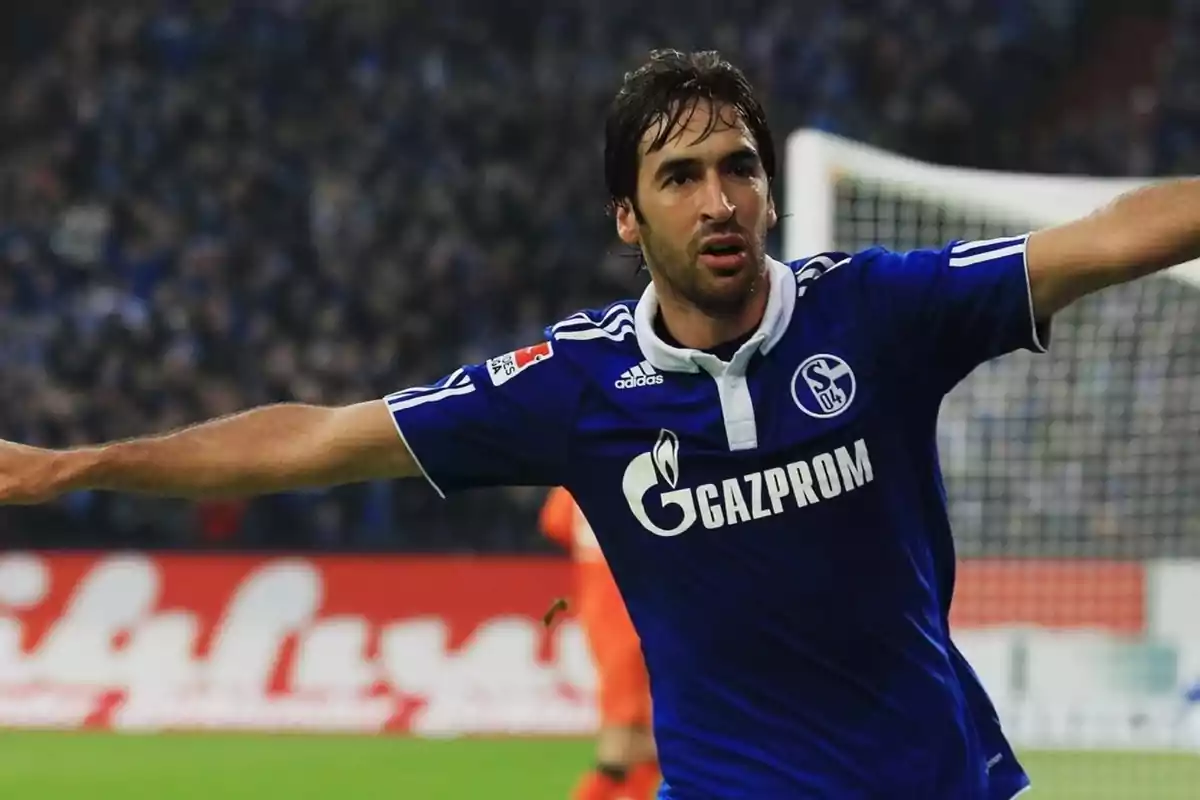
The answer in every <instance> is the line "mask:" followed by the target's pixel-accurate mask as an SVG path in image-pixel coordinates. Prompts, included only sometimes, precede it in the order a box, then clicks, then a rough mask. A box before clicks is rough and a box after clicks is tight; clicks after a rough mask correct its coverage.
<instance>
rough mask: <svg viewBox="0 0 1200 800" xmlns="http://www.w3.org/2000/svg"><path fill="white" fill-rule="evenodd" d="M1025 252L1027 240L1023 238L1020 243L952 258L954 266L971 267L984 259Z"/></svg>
mask: <svg viewBox="0 0 1200 800" xmlns="http://www.w3.org/2000/svg"><path fill="white" fill-rule="evenodd" d="M1024 252H1025V241H1024V240H1023V239H1022V240H1021V241H1020V242H1019V243H1018V244H1014V245H1012V246H1011V247H1004V248H1001V249H1000V250H988V251H987V252H984V253H976V254H975V255H973V256H959V257H958V258H951V259H950V266H952V267H969V266H971V265H972V264H980V263H982V262H984V261H992V260H994V259H997V258H1005V257H1006V256H1015V255H1019V254H1021V253H1024Z"/></svg>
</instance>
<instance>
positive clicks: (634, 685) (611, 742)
mask: <svg viewBox="0 0 1200 800" xmlns="http://www.w3.org/2000/svg"><path fill="white" fill-rule="evenodd" d="M541 528H542V532H543V533H544V534H545V535H546V536H548V537H549V538H550V539H552V540H554V541H555V542H558V543H559V544H561V545H562V546H564V547H566V548H568V549H569V550H570V551H571V554H572V556H573V558H574V560H575V570H576V576H575V597H574V603H573V604H572V605H573V606H574V607H575V609H576V610H577V612H578V616H579V621H580V624H581V625H582V626H583V631H584V635H585V636H586V637H587V642H588V647H589V649H590V651H591V656H592V662H593V664H595V667H596V676H597V680H598V701H599V706H600V730H599V732H598V735H597V740H596V766H595V767H594V768H593V769H592V770H590V771H589V772H588V773H587V774H586V775H585V776H584V777H583V779H582V780H581V782H580V784H579V785H578V787H577V788H576V790H575V794H574V798H575V800H652V799H653V797H654V794H655V792H656V791H657V788H658V783H659V774H658V757H657V753H656V751H655V748H654V738H653V736H652V735H651V728H650V681H649V678H648V677H647V675H646V664H645V662H644V661H643V659H642V647H641V643H640V642H639V641H638V636H637V633H636V632H635V631H634V629H633V623H632V622H630V620H629V613H628V612H627V611H626V610H625V603H624V602H623V601H622V600H621V595H620V593H619V592H618V591H617V585H616V583H615V582H614V581H613V577H612V573H611V572H610V571H609V569H608V564H607V563H605V561H604V556H603V555H602V554H601V552H600V547H599V545H598V544H597V543H596V537H595V535H594V534H593V533H592V528H591V526H590V525H589V524H588V521H587V520H586V519H584V517H583V514H582V513H581V512H580V510H579V506H577V505H576V504H575V500H574V498H572V497H571V495H570V494H569V493H568V492H567V491H566V490H565V489H563V488H561V487H560V488H556V489H554V490H552V491H551V492H550V494H549V496H548V497H547V498H546V503H545V505H544V506H543V507H542V513H541Z"/></svg>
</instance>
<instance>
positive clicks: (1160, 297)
mask: <svg viewBox="0 0 1200 800" xmlns="http://www.w3.org/2000/svg"><path fill="white" fill-rule="evenodd" d="M786 147H787V151H786V153H785V157H784V166H785V169H786V171H785V174H784V176H783V187H782V188H783V199H784V202H783V209H782V211H783V214H782V220H781V222H782V234H783V242H782V244H783V256H784V258H785V259H787V260H796V259H801V258H803V257H805V256H807V255H813V254H817V253H820V252H823V251H830V250H836V251H841V252H855V251H857V250H861V249H864V248H866V247H870V246H872V245H876V244H878V245H883V246H885V247H888V248H891V249H895V250H907V249H914V248H920V247H940V246H942V245H944V244H945V243H947V242H948V241H950V240H952V239H988V238H996V237H1000V236H1007V235H1013V234H1018V233H1024V232H1026V231H1030V230H1035V229H1037V228H1041V227H1045V226H1049V225H1054V224H1058V223H1062V222H1066V221H1069V220H1071V219H1075V218H1078V217H1081V216H1084V215H1086V214H1088V213H1090V212H1092V211H1094V210H1096V209H1098V208H1100V207H1102V206H1104V205H1106V204H1107V203H1109V202H1110V201H1112V200H1113V199H1115V198H1116V197H1117V196H1119V195H1120V194H1123V193H1124V192H1127V191H1129V190H1131V189H1134V188H1136V187H1138V186H1141V185H1144V184H1145V183H1146V181H1145V180H1139V179H1108V178H1096V177H1074V176H1070V177H1068V176H1063V177H1059V176H1049V175H1035V174H1017V173H1003V172H992V171H984V170H975V169H961V168H952V167H945V166H938V165H934V164H929V163H925V162H921V161H917V160H914V159H911V158H906V157H903V156H900V155H896V154H894V153H889V152H885V151H882V150H879V149H877V148H874V147H870V146H867V145H864V144H860V143H856V142H852V141H849V140H846V139H843V138H840V137H837V136H833V135H830V134H827V133H823V132H819V131H813V130H800V131H796V132H794V133H793V134H792V135H791V136H789V138H788V141H787V144H786ZM938 439H939V452H940V456H941V463H942V469H943V473H944V476H945V480H946V486H947V492H948V495H949V498H950V510H951V516H952V520H953V523H954V529H955V542H956V547H957V550H958V554H959V557H960V566H959V570H958V583H957V590H956V600H955V608H954V610H953V611H952V616H951V619H952V627H953V630H954V636H955V640H956V642H957V643H958V644H959V646H960V647H961V648H962V649H963V650H964V652H966V653H967V655H968V658H970V659H971V661H972V663H973V665H974V666H975V667H976V669H977V671H978V672H979V673H980V675H981V678H982V679H983V681H984V683H985V684H987V686H988V689H989V691H990V692H991V693H992V694H993V696H994V697H995V699H996V702H997V706H998V708H999V711H1000V714H1001V717H1002V718H1003V719H1004V722H1005V725H1006V727H1007V728H1008V730H1009V731H1010V734H1011V735H1012V736H1013V738H1014V740H1016V742H1017V744H1018V746H1019V747H1021V748H1022V749H1024V750H1026V751H1027V752H1030V751H1035V750H1045V749H1070V750H1081V749H1082V750H1088V749H1109V750H1111V749H1121V750H1130V749H1146V748H1151V749H1178V748H1191V749H1195V748H1197V747H1200V691H1197V690H1196V687H1198V686H1200V262H1191V263H1189V264H1185V265H1182V266H1180V267H1176V268H1175V269H1173V270H1170V271H1168V272H1166V273H1163V274H1162V275H1157V276H1151V277H1149V278H1146V279H1144V280H1141V281H1136V282H1134V283H1131V284H1128V285H1125V286H1120V287H1113V288H1111V289H1108V290H1105V291H1103V292H1099V293H1097V294H1095V295H1092V296H1090V297H1088V298H1085V299H1084V300H1082V301H1080V302H1078V303H1076V304H1074V305H1073V306H1071V307H1070V308H1069V309H1066V310H1064V311H1063V312H1062V313H1060V314H1059V315H1058V316H1057V317H1056V319H1055V323H1054V329H1053V333H1052V337H1051V343H1050V354H1049V355H1033V354H1029V353H1017V354H1013V355H1010V356H1008V357H1006V358H1003V359H998V360H997V361H994V362H991V363H989V364H986V365H983V366H981V367H980V368H979V369H977V370H976V371H975V372H974V373H973V374H972V375H971V376H969V377H968V378H967V379H966V380H965V381H964V382H963V383H962V384H960V385H959V386H958V387H956V388H955V389H954V391H953V392H951V394H950V395H949V396H948V397H947V398H946V401H945V402H944V404H943V407H942V410H941V414H940V417H939V428H938ZM1189 690H1192V691H1189ZM1189 698H1192V700H1189ZM1143 777H1145V778H1146V779H1151V778H1153V776H1151V775H1144V776H1143ZM1121 780H1126V779H1125V778H1123V777H1121V776H1113V775H1109V776H1108V777H1107V778H1106V781H1107V782H1108V784H1110V785H1111V784H1112V783H1113V781H1117V782H1120V781H1121ZM1097 785H1098V786H1099V784H1097ZM1141 786H1143V784H1142V783H1141V782H1140V779H1139V782H1138V783H1137V784H1136V786H1134V785H1131V784H1129V783H1126V785H1125V787H1124V788H1125V789H1128V790H1130V791H1132V792H1133V794H1129V795H1128V796H1142V795H1139V794H1138V792H1139V791H1140V788H1139V787H1141ZM1085 788H1086V787H1082V786H1081V787H1080V790H1081V791H1085ZM1085 793H1086V791H1085ZM1081 796H1083V795H1081ZM1088 796H1093V795H1088ZM1094 796H1101V795H1100V794H1096V795H1094ZM1104 796H1108V795H1104ZM1113 796H1117V795H1113ZM1121 796H1125V795H1121ZM1145 796H1149V795H1145Z"/></svg>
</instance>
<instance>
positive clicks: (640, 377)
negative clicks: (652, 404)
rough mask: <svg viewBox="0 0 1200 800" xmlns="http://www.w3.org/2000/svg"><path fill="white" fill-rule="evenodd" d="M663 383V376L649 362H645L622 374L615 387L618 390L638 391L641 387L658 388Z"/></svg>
mask: <svg viewBox="0 0 1200 800" xmlns="http://www.w3.org/2000/svg"><path fill="white" fill-rule="evenodd" d="M662 382H663V376H662V375H660V374H659V373H658V372H656V371H655V369H654V367H652V366H650V362H649V361H643V362H642V363H640V364H638V365H637V366H636V367H630V368H629V369H627V370H625V371H624V372H622V373H621V377H619V378H617V382H616V383H615V384H614V385H615V386H616V387H617V388H618V389H636V388H638V387H639V386H657V385H658V384H660V383H662Z"/></svg>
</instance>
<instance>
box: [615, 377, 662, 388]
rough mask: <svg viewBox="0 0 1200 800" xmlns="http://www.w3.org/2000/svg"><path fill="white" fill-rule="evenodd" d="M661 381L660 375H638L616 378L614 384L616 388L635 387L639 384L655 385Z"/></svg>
mask: <svg viewBox="0 0 1200 800" xmlns="http://www.w3.org/2000/svg"><path fill="white" fill-rule="evenodd" d="M662 382H663V376H662V375H638V376H637V377H636V378H635V377H629V378H618V379H617V383H616V386H617V388H618V389H636V388H637V387H639V386H655V385H657V384H660V383H662Z"/></svg>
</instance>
